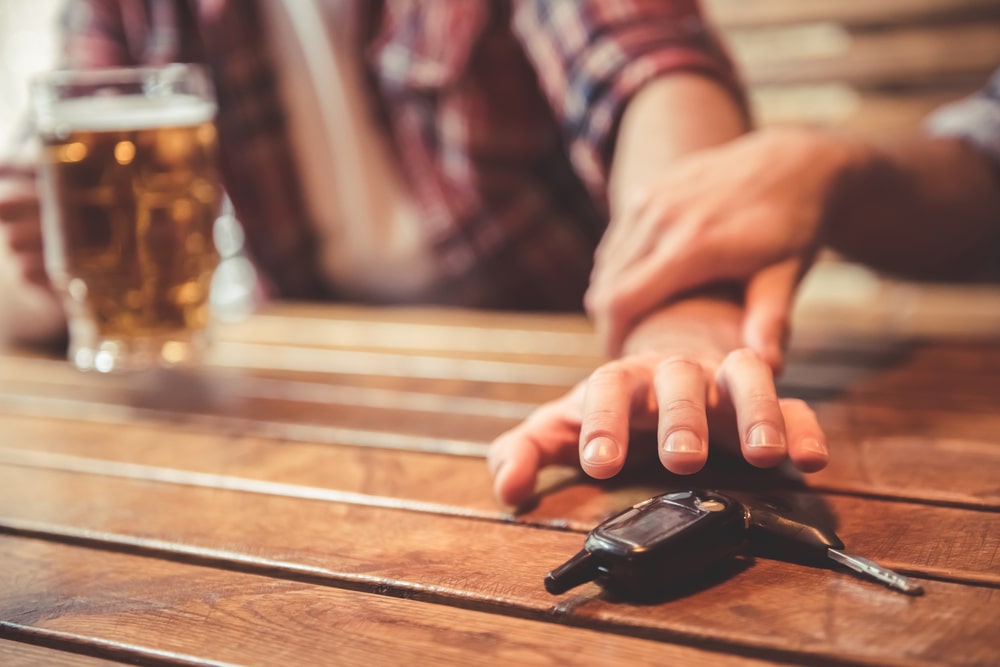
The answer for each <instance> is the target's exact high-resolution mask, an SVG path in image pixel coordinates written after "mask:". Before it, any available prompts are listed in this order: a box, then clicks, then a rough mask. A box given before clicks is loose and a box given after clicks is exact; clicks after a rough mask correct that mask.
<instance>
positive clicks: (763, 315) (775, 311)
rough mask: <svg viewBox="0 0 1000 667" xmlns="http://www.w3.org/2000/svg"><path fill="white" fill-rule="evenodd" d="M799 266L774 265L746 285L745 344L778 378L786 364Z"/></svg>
mask: <svg viewBox="0 0 1000 667" xmlns="http://www.w3.org/2000/svg"><path fill="white" fill-rule="evenodd" d="M800 267H801V263H800V262H799V261H797V260H790V261H785V262H782V263H780V264H774V265H772V266H769V267H766V268H764V269H762V270H761V271H760V273H758V274H757V275H756V276H754V277H753V278H752V279H751V280H750V282H749V284H748V285H747V290H746V301H745V305H746V316H745V317H744V320H743V343H744V345H746V346H747V347H749V348H751V349H753V350H754V351H755V352H757V354H759V355H760V356H761V357H762V358H763V359H764V361H765V362H766V363H767V364H768V365H769V366H770V367H771V370H772V371H774V373H775V374H776V375H777V374H780V373H781V371H782V367H783V365H784V359H785V346H786V345H787V343H788V334H789V320H790V317H791V310H792V304H793V301H794V299H795V290H796V288H797V287H798V283H799V279H800V277H801V269H800Z"/></svg>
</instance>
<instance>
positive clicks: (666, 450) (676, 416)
mask: <svg viewBox="0 0 1000 667" xmlns="http://www.w3.org/2000/svg"><path fill="white" fill-rule="evenodd" d="M655 387H656V399H657V402H658V404H659V421H658V425H657V439H656V441H657V443H659V448H660V462H662V463H663V466H664V467H665V468H666V469H667V470H669V471H671V472H674V473H677V474H679V475H688V474H691V473H695V472H698V471H699V470H701V469H702V468H703V467H704V465H705V461H706V460H707V459H708V418H707V415H706V406H705V396H706V387H707V378H706V377H705V370H704V369H703V368H702V366H701V364H699V363H697V362H695V361H692V360H690V359H687V358H684V357H671V358H669V359H666V360H664V361H662V362H661V363H660V364H659V365H658V366H657V368H656V378H655Z"/></svg>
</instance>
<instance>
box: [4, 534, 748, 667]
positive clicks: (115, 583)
mask: <svg viewBox="0 0 1000 667" xmlns="http://www.w3.org/2000/svg"><path fill="white" fill-rule="evenodd" d="M0 553H2V554H3V558H4V562H5V565H6V566H7V568H8V572H10V573H11V575H12V578H8V579H4V580H3V581H2V582H0V588H2V589H3V590H2V591H0V613H2V616H3V619H4V621H3V623H4V625H3V626H0V627H3V632H4V633H5V634H6V635H8V636H11V635H22V634H25V635H26V634H31V635H34V637H36V638H38V639H43V638H45V637H46V636H47V635H49V634H51V635H53V639H59V638H60V636H61V637H65V636H67V635H68V636H70V637H72V638H74V639H75V640H76V641H77V642H79V643H80V644H85V643H88V642H89V643H92V644H93V645H94V646H95V649H100V648H101V646H102V645H106V644H113V645H114V646H116V647H117V648H118V649H119V650H120V651H122V652H123V653H126V652H127V653H130V654H132V655H133V656H134V658H137V659H144V658H153V659H161V660H162V659H169V658H172V657H173V658H174V659H175V660H176V662H182V663H183V662H184V661H185V660H187V661H189V662H190V663H198V664H218V663H232V664H247V665H268V664H283V663H285V662H286V661H288V660H289V659H290V658H291V659H292V660H293V661H294V662H295V663H297V664H328V663H330V662H331V661H333V662H336V663H337V664H344V665H360V664H371V660H372V659H373V656H378V661H380V662H384V664H419V663H422V662H423V661H425V660H428V659H429V660H433V662H434V663H435V664H448V665H469V664H491V665H493V664H496V665H501V664H502V665H510V664H526V665H558V664H569V663H573V662H577V661H580V660H581V659H587V660H598V661H601V662H608V663H622V664H625V663H634V664H641V665H654V664H662V661H663V660H664V659H668V660H677V661H680V662H681V663H683V664H696V665H711V664H723V665H756V664H762V663H760V662H757V661H754V660H750V659H747V658H740V657H730V656H726V655H721V654H718V653H713V652H708V651H702V650H698V649H694V648H686V647H683V646H671V645H665V644H662V643H658V642H653V641H649V640H644V639H637V638H631V637H623V636H617V635H614V634H608V633H597V632H593V631H588V630H583V629H577V628H574V629H569V628H564V627H560V626H557V625H552V624H551V623H539V622H535V621H530V620H524V619H518V618H511V617H506V616H500V615H496V614H487V613H482V612H476V611H471V610H466V609H457V608H454V607H449V606H446V605H437V604H428V603H424V602H417V601H413V600H406V599H398V598H395V597H391V596H385V595H370V594H362V593H357V592H352V591H344V590H338V589H335V588H329V587H325V586H319V585H316V584H310V583H305V582H299V581H291V580H287V579H277V578H272V577H267V576H260V575H250V574H243V573H236V572H226V571H220V570H216V569H212V568H206V567H198V566H193V565H185V564H181V563H174V562H170V561H168V560H160V559H153V558H144V557H139V556H132V555H127V554H116V553H110V552H102V551H95V550H91V549H83V548H79V547H73V546H67V545H59V544H50V543H46V542H41V541H35V540H28V539H23V538H10V537H2V536H0ZM70 565H71V566H70ZM15 581H16V582H17V585H16V586H11V584H12V583H13V582H15ZM56 591H58V593H55V592H56ZM39 602H43V603H46V609H47V613H39Z"/></svg>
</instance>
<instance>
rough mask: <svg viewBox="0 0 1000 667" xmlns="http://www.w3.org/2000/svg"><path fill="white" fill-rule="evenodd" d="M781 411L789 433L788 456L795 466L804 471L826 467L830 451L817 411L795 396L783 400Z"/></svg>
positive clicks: (786, 430)
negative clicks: (794, 397)
mask: <svg viewBox="0 0 1000 667" xmlns="http://www.w3.org/2000/svg"><path fill="white" fill-rule="evenodd" d="M781 412H782V414H783V415H784V417H785V432H786V433H787V434H788V458H790V459H791V460H792V463H793V464H795V467H796V468H798V469H799V470H801V471H802V472H816V471H817V470H822V469H823V468H825V467H826V464H827V463H829V461H830V452H829V450H828V449H827V444H826V435H825V434H824V433H823V429H822V428H821V427H820V425H819V421H818V420H817V419H816V413H815V412H813V411H812V408H810V407H809V406H808V405H807V404H806V403H805V401H801V400H799V399H793V398H784V399H782V400H781Z"/></svg>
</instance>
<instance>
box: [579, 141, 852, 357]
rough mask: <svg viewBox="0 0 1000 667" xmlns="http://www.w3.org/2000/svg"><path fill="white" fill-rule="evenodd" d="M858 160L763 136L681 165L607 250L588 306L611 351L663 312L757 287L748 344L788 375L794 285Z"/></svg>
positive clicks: (604, 245)
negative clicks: (699, 295)
mask: <svg viewBox="0 0 1000 667" xmlns="http://www.w3.org/2000/svg"><path fill="white" fill-rule="evenodd" d="M850 158H851V146H850V144H848V143H847V142H846V141H845V140H842V139H838V138H836V137H834V136H832V135H827V134H823V133H820V132H812V131H806V130H763V131H759V132H755V133H751V134H748V135H745V136H743V137H741V138H739V139H736V140H734V141H732V142H730V143H728V144H724V145H722V146H720V147H718V148H713V149H709V150H705V151H702V152H700V153H696V154H693V155H691V156H688V157H686V158H684V159H683V160H682V161H680V162H678V163H677V166H676V167H675V168H673V169H672V170H671V171H669V172H668V173H666V174H665V175H664V176H663V177H662V178H661V179H660V180H659V181H658V182H656V183H655V184H654V186H653V187H651V188H650V189H649V190H648V191H647V192H646V193H645V195H644V196H642V197H640V198H638V199H637V200H636V201H635V202H633V203H632V205H631V206H626V207H624V208H625V210H626V213H625V215H624V216H620V218H619V219H617V220H615V221H613V222H612V224H611V225H610V226H609V229H608V231H607V233H606V234H605V236H604V239H603V240H602V242H601V246H600V248H599V249H598V252H597V258H596V262H595V268H594V272H593V275H592V277H591V286H590V289H589V291H588V293H587V299H586V304H587V310H588V312H589V313H590V315H591V317H592V318H593V319H594V322H595V325H596V327H597V331H598V334H599V335H600V336H601V339H602V341H603V342H604V343H605V345H606V347H607V349H608V351H609V352H610V353H611V354H617V353H618V351H619V350H620V347H621V345H622V341H623V339H624V336H625V333H626V332H628V331H629V330H630V329H631V327H632V326H633V324H634V323H635V322H636V321H637V320H638V319H640V318H641V317H642V316H643V315H645V314H646V313H649V312H650V311H652V310H653V309H654V308H656V307H657V306H659V305H662V304H665V303H669V302H670V301H672V300H674V299H676V298H677V297H678V296H680V295H682V294H684V293H686V292H688V291H689V290H692V289H696V288H701V287H704V286H707V285H710V284H713V283H718V282H737V283H739V284H741V285H743V286H744V287H745V289H746V295H745V297H746V307H747V328H746V330H745V334H746V335H745V338H744V340H745V342H746V343H747V344H748V345H750V346H751V347H753V348H754V349H755V350H757V351H758V352H759V353H760V354H761V355H762V356H764V357H765V359H767V361H768V362H769V363H771V364H772V365H774V366H775V367H778V366H780V358H781V350H782V347H783V346H782V340H781V337H782V335H783V333H784V331H785V328H786V326H787V318H788V309H789V308H790V305H791V301H792V296H793V294H794V290H795V286H796V284H797V283H798V280H799V279H800V278H801V276H802V274H803V273H804V271H805V270H806V269H807V268H808V266H809V265H810V263H811V262H812V259H813V256H814V254H815V251H816V248H817V247H818V245H819V243H820V242H821V241H822V239H821V232H822V225H823V221H824V217H825V211H826V207H827V206H828V204H829V201H830V198H831V194H832V192H833V191H834V188H835V187H836V185H837V179H838V178H839V177H840V176H841V174H842V173H843V169H844V167H845V166H846V165H847V164H849V160H850ZM785 260H789V262H788V263H786V264H784V268H783V269H775V270H773V271H770V272H769V273H766V272H765V273H762V271H763V270H764V269H768V267H774V266H777V265H779V264H781V263H782V262H784V261H785ZM792 260H794V261H792ZM782 303H784V307H777V306H778V305H779V304H782Z"/></svg>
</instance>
